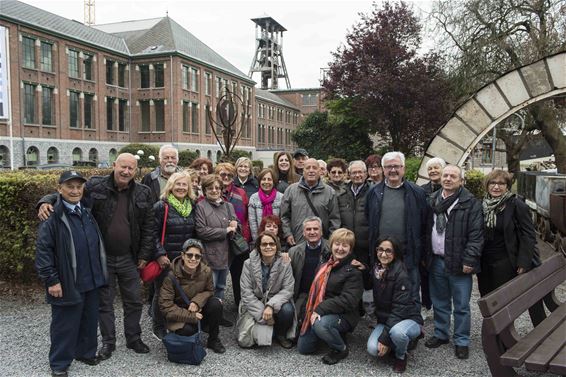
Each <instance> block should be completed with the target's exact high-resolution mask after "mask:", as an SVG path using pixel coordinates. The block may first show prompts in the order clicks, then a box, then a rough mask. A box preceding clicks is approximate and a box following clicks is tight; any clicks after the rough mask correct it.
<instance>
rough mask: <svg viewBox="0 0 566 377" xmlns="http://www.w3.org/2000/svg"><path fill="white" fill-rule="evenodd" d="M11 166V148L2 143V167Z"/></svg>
mask: <svg viewBox="0 0 566 377" xmlns="http://www.w3.org/2000/svg"><path fill="white" fill-rule="evenodd" d="M9 166H10V149H8V147H6V146H4V145H0V167H9Z"/></svg>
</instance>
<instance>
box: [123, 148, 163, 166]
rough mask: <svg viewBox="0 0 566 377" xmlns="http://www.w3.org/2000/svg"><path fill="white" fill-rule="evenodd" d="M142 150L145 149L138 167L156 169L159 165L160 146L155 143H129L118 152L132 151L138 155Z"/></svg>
mask: <svg viewBox="0 0 566 377" xmlns="http://www.w3.org/2000/svg"><path fill="white" fill-rule="evenodd" d="M140 150H141V151H143V155H141V156H140V159H139V160H138V167H140V168H153V169H154V168H156V167H157V166H158V165H159V148H158V147H156V146H155V145H149V144H128V145H126V146H124V147H123V148H122V149H120V151H119V152H118V153H131V154H133V155H134V156H136V155H138V154H137V153H138V151H140ZM150 156H153V158H154V160H153V161H152V160H151V159H150V158H149V157H150Z"/></svg>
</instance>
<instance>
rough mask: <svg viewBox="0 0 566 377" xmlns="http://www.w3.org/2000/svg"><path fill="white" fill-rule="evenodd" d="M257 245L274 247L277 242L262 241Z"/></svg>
mask: <svg viewBox="0 0 566 377" xmlns="http://www.w3.org/2000/svg"><path fill="white" fill-rule="evenodd" d="M259 246H261V247H275V246H277V244H276V243H275V242H262V243H261V244H260V245H259Z"/></svg>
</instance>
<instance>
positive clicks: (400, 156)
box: [381, 152, 405, 166]
mask: <svg viewBox="0 0 566 377" xmlns="http://www.w3.org/2000/svg"><path fill="white" fill-rule="evenodd" d="M396 158H398V159H399V160H400V161H401V166H405V155H404V154H403V153H401V152H387V153H386V154H384V155H383V157H381V166H385V161H391V160H394V159H396Z"/></svg>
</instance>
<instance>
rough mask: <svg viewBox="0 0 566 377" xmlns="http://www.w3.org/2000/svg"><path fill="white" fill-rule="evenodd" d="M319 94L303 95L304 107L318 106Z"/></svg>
mask: <svg viewBox="0 0 566 377" xmlns="http://www.w3.org/2000/svg"><path fill="white" fill-rule="evenodd" d="M317 102H318V94H303V106H316V105H317Z"/></svg>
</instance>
